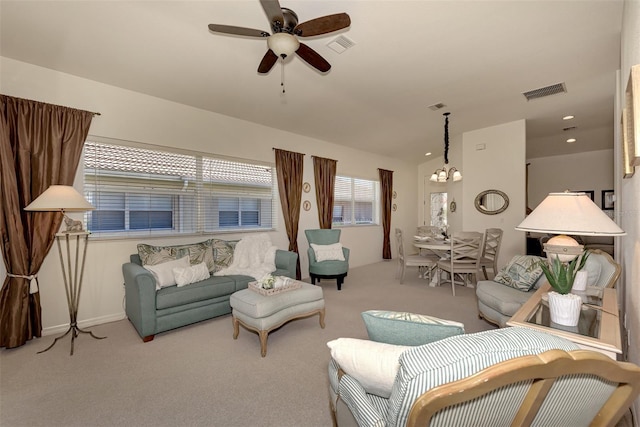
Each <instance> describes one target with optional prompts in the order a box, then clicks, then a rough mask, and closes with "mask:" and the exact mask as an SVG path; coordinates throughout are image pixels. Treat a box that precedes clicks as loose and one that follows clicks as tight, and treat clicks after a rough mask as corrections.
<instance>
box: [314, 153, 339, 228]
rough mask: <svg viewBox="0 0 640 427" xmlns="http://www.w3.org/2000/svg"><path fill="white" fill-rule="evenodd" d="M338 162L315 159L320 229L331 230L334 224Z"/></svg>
mask: <svg viewBox="0 0 640 427" xmlns="http://www.w3.org/2000/svg"><path fill="white" fill-rule="evenodd" d="M337 163H338V162H337V161H335V160H332V159H325V158H323V157H316V156H314V157H313V176H314V178H315V182H316V203H317V205H318V223H319V224H320V228H331V223H332V222H333V197H334V190H335V184H336V165H337Z"/></svg>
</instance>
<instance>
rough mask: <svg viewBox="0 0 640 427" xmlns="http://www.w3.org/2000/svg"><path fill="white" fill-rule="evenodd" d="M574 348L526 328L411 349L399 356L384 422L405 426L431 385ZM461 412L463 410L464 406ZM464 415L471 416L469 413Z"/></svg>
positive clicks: (455, 337)
mask: <svg viewBox="0 0 640 427" xmlns="http://www.w3.org/2000/svg"><path fill="white" fill-rule="evenodd" d="M577 348H578V347H577V346H576V345H575V344H573V343H571V342H570V341H567V340H564V339H562V338H559V337H556V336H553V335H549V334H545V333H543V332H538V331H535V330H531V329H526V328H505V329H498V330H491V331H485V332H479V333H476V334H468V335H458V336H454V337H451V338H445V339H443V340H440V341H436V342H434V343H431V344H426V345H422V346H419V347H414V348H411V349H409V350H407V351H405V352H404V353H402V354H401V355H400V369H399V370H398V375H397V377H396V381H395V383H394V386H393V390H392V391H391V397H390V402H389V412H388V414H387V420H386V421H387V425H389V426H403V425H405V424H406V422H407V417H408V414H409V411H410V409H411V406H412V405H413V403H414V402H415V400H416V399H417V398H418V397H419V396H420V395H421V394H423V393H424V392H426V391H427V390H430V389H432V388H433V387H436V386H439V385H441V384H446V383H449V382H452V381H456V380H459V379H462V378H466V377H468V376H470V375H472V374H474V373H476V372H478V371H481V370H482V369H484V368H486V367H488V366H491V365H494V364H496V363H499V362H502V361H505V360H509V359H513V358H515V357H520V356H525V355H530V354H539V353H543V352H545V351H547V350H552V349H561V350H565V351H571V350H575V349H577ZM509 390H511V389H509ZM501 398H502V397H501ZM514 398H517V397H514ZM502 406H506V405H504V404H503V405H502ZM502 406H501V407H502ZM454 410H455V409H454ZM458 410H460V409H458ZM461 412H465V411H464V409H462V410H461ZM467 416H470V417H471V416H473V413H472V412H471V413H468V415H467ZM461 425H465V424H464V423H463V424H461ZM466 425H473V424H466Z"/></svg>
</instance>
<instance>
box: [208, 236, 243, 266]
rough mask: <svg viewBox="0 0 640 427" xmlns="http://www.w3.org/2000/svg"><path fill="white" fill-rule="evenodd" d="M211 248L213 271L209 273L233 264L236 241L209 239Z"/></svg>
mask: <svg viewBox="0 0 640 427" xmlns="http://www.w3.org/2000/svg"><path fill="white" fill-rule="evenodd" d="M209 242H211V245H212V247H213V254H214V263H215V266H214V269H213V270H210V271H214V272H215V271H219V270H222V269H223V268H227V267H229V266H230V265H231V262H233V251H234V250H235V248H236V243H238V242H237V241H233V240H220V239H211V240H209Z"/></svg>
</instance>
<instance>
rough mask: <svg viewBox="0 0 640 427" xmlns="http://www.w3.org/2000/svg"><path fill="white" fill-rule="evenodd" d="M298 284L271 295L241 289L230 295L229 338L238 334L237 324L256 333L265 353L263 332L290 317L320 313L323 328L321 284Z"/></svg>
mask: <svg viewBox="0 0 640 427" xmlns="http://www.w3.org/2000/svg"><path fill="white" fill-rule="evenodd" d="M301 285H302V286H301V287H300V288H298V289H293V290H290V291H285V292H281V293H278V294H275V295H269V296H265V295H261V294H259V293H257V292H254V291H252V290H250V289H243V290H241V291H238V292H235V293H234V294H232V295H231V299H230V300H229V303H230V304H231V309H232V318H233V339H237V338H238V334H239V333H240V325H242V326H244V327H245V328H247V329H249V330H252V331H256V332H257V333H258V335H259V336H260V352H261V354H262V357H265V356H266V355H267V336H268V335H269V332H271V331H272V330H274V329H276V328H279V327H280V326H282V325H284V324H285V323H287V322H288V321H290V320H294V319H299V318H301V317H308V316H313V315H314V314H318V315H319V316H320V327H321V328H323V329H324V297H323V295H322V288H321V287H319V286H314V285H310V284H308V283H303V282H301Z"/></svg>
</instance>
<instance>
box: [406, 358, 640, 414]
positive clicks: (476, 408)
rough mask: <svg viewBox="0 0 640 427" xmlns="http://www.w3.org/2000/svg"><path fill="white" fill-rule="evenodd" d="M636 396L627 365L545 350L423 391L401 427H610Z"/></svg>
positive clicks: (637, 379) (636, 376)
mask: <svg viewBox="0 0 640 427" xmlns="http://www.w3.org/2000/svg"><path fill="white" fill-rule="evenodd" d="M500 393H502V395H500ZM517 393H520V394H521V397H520V396H519V397H515V398H513V399H511V398H510V397H513V396H514V395H515V394H517ZM639 394H640V368H639V367H638V366H636V365H634V364H632V363H627V362H616V361H614V360H612V359H610V358H608V357H607V356H604V355H603V354H600V353H597V352H594V351H589V350H575V351H570V352H565V351H562V350H550V351H546V352H544V353H541V354H539V355H533V356H523V357H518V358H515V359H511V360H507V361H505V362H501V363H498V364H496V365H493V366H490V367H488V368H486V369H484V370H482V371H480V372H478V373H476V374H475V375H472V376H470V377H467V378H464V379H462V380H459V381H455V382H451V383H448V384H444V385H441V386H439V387H435V388H433V389H431V390H429V391H427V392H426V393H424V394H422V395H421V396H420V397H419V398H418V399H417V400H416V401H415V402H414V404H413V406H412V407H411V411H410V412H409V417H408V422H407V426H409V427H417V426H421V427H423V426H434V425H491V426H497V425H505V426H530V425H531V424H532V423H533V421H534V420H535V419H536V416H538V419H537V421H536V422H537V424H540V423H542V424H543V425H557V426H560V425H591V426H592V427H598V426H602V427H604V426H614V425H615V424H616V422H617V421H618V420H619V419H620V418H622V416H623V415H624V413H625V412H626V411H627V410H628V408H629V407H630V406H631V405H632V403H633V401H634V400H635V399H636V398H637V397H638V395H639ZM505 397H506V398H507V399H508V400H509V403H506V401H505V400H503V399H504V398H505ZM496 398H498V401H496ZM518 402H519V403H518ZM512 406H513V407H512ZM507 414H509V416H507ZM505 418H508V419H505ZM578 418H580V419H578ZM541 420H543V421H541Z"/></svg>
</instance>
